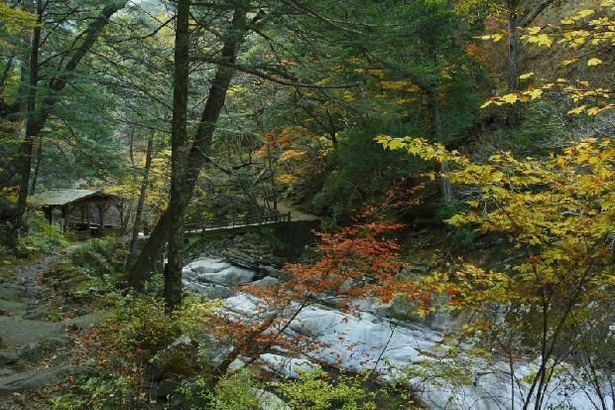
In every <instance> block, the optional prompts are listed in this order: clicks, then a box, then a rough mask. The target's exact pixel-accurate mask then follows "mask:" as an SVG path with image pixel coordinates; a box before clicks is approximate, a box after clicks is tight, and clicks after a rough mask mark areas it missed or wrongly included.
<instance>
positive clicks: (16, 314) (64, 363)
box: [0, 247, 94, 410]
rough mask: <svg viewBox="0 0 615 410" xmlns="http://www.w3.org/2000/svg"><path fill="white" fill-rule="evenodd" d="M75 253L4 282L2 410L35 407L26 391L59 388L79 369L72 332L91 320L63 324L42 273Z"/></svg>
mask: <svg viewBox="0 0 615 410" xmlns="http://www.w3.org/2000/svg"><path fill="white" fill-rule="evenodd" d="M73 249H74V247H69V248H66V249H64V250H63V251H62V252H58V253H54V254H52V255H49V256H46V257H43V258H41V259H40V260H38V261H36V262H34V263H32V264H30V265H27V266H24V267H23V268H22V269H20V270H19V273H18V274H17V277H16V278H14V279H12V280H10V279H9V280H7V281H5V282H2V283H0V410H8V409H11V410H12V409H28V408H34V406H32V405H31V403H27V402H23V397H22V395H21V394H20V393H21V392H25V391H31V390H39V389H41V388H43V387H44V386H48V385H53V384H57V383H59V382H61V381H62V380H64V379H65V378H66V376H68V375H69V374H71V373H73V372H74V371H75V368H74V367H73V366H72V365H71V364H70V360H69V359H70V357H71V354H72V351H73V349H72V345H71V338H70V334H69V333H70V331H71V330H74V329H80V328H81V327H82V326H84V325H85V326H87V323H88V322H90V320H89V319H90V318H73V319H66V320H61V319H62V318H61V317H60V315H59V314H58V310H59V309H61V308H62V306H54V304H53V302H54V300H53V297H54V293H53V291H52V290H51V289H49V288H47V287H45V286H44V285H42V284H41V277H42V275H43V273H44V272H46V271H47V270H49V268H50V267H51V266H53V265H54V264H55V263H56V262H57V261H58V260H59V259H60V258H62V257H63V256H64V255H66V254H67V253H69V252H71V251H72V250H73ZM55 302H57V301H55ZM56 304H57V303H56ZM92 320H94V319H92Z"/></svg>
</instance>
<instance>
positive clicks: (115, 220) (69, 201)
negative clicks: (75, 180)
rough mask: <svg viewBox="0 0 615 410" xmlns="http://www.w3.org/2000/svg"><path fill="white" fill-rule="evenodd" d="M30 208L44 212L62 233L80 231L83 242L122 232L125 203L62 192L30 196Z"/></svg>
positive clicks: (101, 194) (93, 194) (114, 198)
mask: <svg viewBox="0 0 615 410" xmlns="http://www.w3.org/2000/svg"><path fill="white" fill-rule="evenodd" d="M29 201H30V204H31V205H32V206H34V207H37V208H41V209H42V210H43V212H44V213H45V217H46V218H47V220H48V221H49V223H50V224H51V225H54V226H57V227H58V229H59V230H60V232H67V231H76V232H77V236H78V238H80V239H86V238H90V237H101V236H102V235H103V234H108V233H111V232H117V231H119V229H120V227H121V226H122V220H123V215H124V209H123V208H124V205H125V202H126V201H125V200H124V199H123V198H121V197H119V196H117V195H112V194H107V193H104V192H102V191H96V190H91V189H59V190H51V191H45V192H40V193H37V194H34V195H32V196H30V198H29Z"/></svg>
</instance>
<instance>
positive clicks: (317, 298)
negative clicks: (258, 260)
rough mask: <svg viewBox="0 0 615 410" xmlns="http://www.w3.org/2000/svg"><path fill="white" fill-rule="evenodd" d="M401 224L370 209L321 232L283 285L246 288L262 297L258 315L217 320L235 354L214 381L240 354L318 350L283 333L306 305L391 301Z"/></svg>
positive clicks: (287, 271)
mask: <svg viewBox="0 0 615 410" xmlns="http://www.w3.org/2000/svg"><path fill="white" fill-rule="evenodd" d="M401 226H402V225H400V224H396V223H393V222H391V221H389V220H387V219H386V218H382V217H379V216H378V215H377V212H376V208H375V207H367V208H366V210H365V211H364V213H363V214H361V215H360V216H359V217H357V220H356V221H355V223H354V224H353V225H351V226H346V227H343V228H340V229H339V231H337V232H335V233H327V232H320V233H318V234H317V236H318V238H319V243H318V245H317V246H316V249H315V251H316V255H314V258H312V260H311V261H310V262H305V263H290V264H286V265H285V266H284V267H283V269H282V270H281V275H282V276H283V277H284V281H283V282H280V283H279V284H275V285H270V286H265V287H262V286H258V285H251V284H250V285H247V286H245V287H243V288H242V290H243V291H245V292H248V293H249V294H250V295H253V296H256V297H258V300H259V302H258V304H257V307H256V308H257V309H258V312H255V313H257V314H256V315H255V316H253V317H251V318H250V320H249V321H245V320H244V319H242V318H237V317H235V316H232V315H223V316H220V315H218V316H217V319H216V322H217V325H216V327H215V328H214V329H213V331H214V332H215V334H216V335H217V336H218V337H219V338H220V339H221V340H224V341H227V342H228V343H231V344H232V345H233V351H232V352H231V353H230V354H229V355H228V356H227V357H226V358H225V359H224V361H223V362H222V363H221V364H219V365H218V366H217V368H216V369H214V371H213V372H212V375H213V377H214V378H215V379H219V378H220V377H222V376H223V375H224V374H225V373H226V371H227V368H228V366H229V365H230V363H231V362H233V360H235V359H236V358H237V357H238V356H239V355H242V356H244V358H249V359H251V360H255V359H257V358H258V357H259V355H260V354H262V353H264V352H265V351H266V350H267V349H270V348H271V347H272V346H281V347H282V348H283V349H289V351H293V352H298V353H305V352H306V351H310V350H313V349H315V348H317V347H318V343H316V342H314V341H313V340H310V339H309V338H306V337H304V336H301V335H296V336H290V335H289V334H287V333H285V331H286V329H288V327H289V326H290V325H291V323H292V322H293V320H295V318H296V317H297V315H298V314H299V313H300V312H301V311H302V310H303V309H305V308H306V307H308V306H311V305H315V304H325V305H328V306H335V307H337V308H339V309H341V310H353V309H358V307H357V305H355V304H353V302H355V301H356V300H357V299H362V298H372V297H376V298H380V299H381V300H383V301H385V302H387V301H390V299H391V297H392V296H393V295H394V293H395V290H396V289H397V285H398V283H399V282H398V277H397V275H398V274H399V273H400V271H401V270H402V268H403V263H402V262H401V261H400V258H399V256H398V251H399V246H398V245H397V243H396V241H395V240H394V239H393V238H392V237H391V235H390V233H391V232H392V231H393V230H396V229H399V228H400V227H401Z"/></svg>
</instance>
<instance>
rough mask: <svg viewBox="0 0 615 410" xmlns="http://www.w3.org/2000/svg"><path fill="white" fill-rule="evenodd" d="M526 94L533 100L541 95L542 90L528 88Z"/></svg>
mask: <svg viewBox="0 0 615 410" xmlns="http://www.w3.org/2000/svg"><path fill="white" fill-rule="evenodd" d="M528 94H529V96H530V98H531V99H532V100H535V99H536V98H539V97H540V96H541V95H542V90H541V89H540V88H535V89H533V90H530V91H529V92H528Z"/></svg>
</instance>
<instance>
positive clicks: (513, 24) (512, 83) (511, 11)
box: [506, 0, 521, 127]
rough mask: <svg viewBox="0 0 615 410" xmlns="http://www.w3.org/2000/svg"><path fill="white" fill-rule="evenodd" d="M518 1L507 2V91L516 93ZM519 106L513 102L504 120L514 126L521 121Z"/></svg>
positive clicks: (517, 78) (517, 74)
mask: <svg viewBox="0 0 615 410" xmlns="http://www.w3.org/2000/svg"><path fill="white" fill-rule="evenodd" d="M518 26H519V2H518V0H509V2H508V32H509V33H510V34H509V38H508V92H510V93H517V92H519V90H520V83H519V74H520V73H519V27H518ZM520 110H521V107H520V105H519V102H518V101H517V102H515V103H514V104H512V105H511V106H509V107H508V115H507V117H506V122H507V124H508V125H509V126H511V127H515V126H517V125H519V123H520V122H521V112H520Z"/></svg>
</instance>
